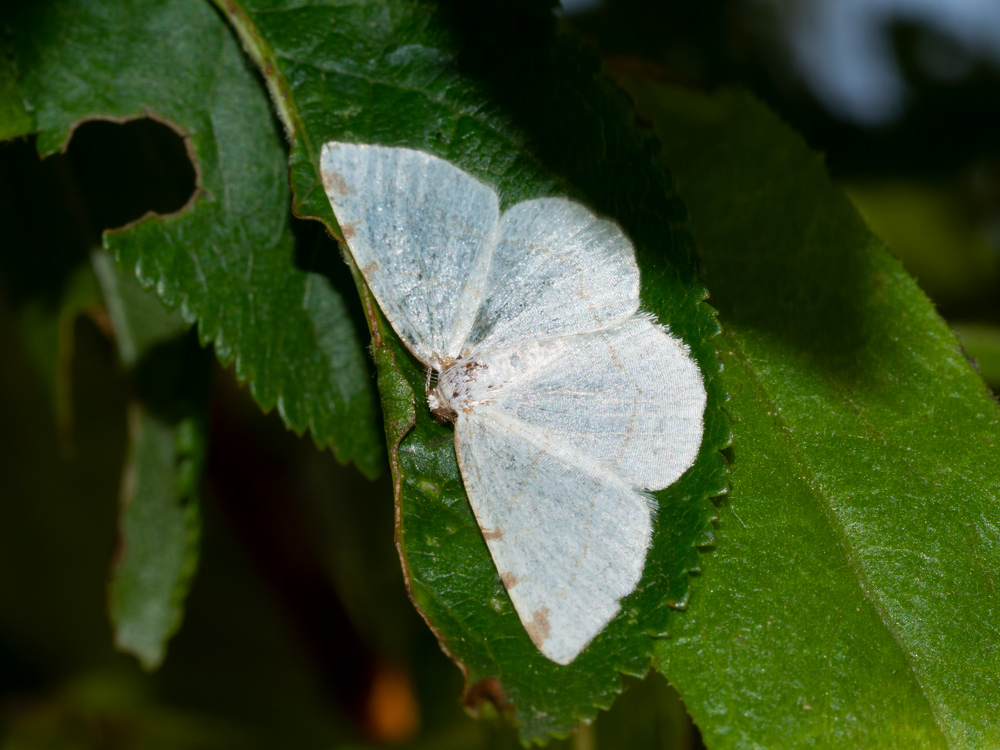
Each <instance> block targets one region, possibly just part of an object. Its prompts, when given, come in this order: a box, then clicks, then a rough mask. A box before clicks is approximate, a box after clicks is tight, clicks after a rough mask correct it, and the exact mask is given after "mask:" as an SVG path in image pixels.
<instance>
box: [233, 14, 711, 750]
mask: <svg viewBox="0 0 1000 750" xmlns="http://www.w3.org/2000/svg"><path fill="white" fill-rule="evenodd" d="M219 5H220V8H222V9H223V11H224V12H225V13H226V14H227V15H228V16H229V18H230V20H231V22H232V23H233V26H234V28H235V29H236V30H237V33H238V34H239V35H240V37H241V39H242V41H243V43H244V46H245V47H246V48H247V49H248V50H249V52H250V54H251V56H252V57H253V59H254V60H255V61H257V62H258V64H260V65H261V70H262V72H263V74H264V75H265V76H266V77H267V79H268V81H269V88H270V90H271V91H272V94H273V95H274V96H275V97H276V104H277V107H278V111H279V113H280V114H281V117H282V119H283V120H284V121H285V122H286V126H287V127H288V129H289V131H290V134H291V137H292V140H293V145H292V157H291V159H292V184H293V187H294V190H295V202H296V210H297V212H298V213H299V214H300V215H306V216H313V217H317V218H320V219H321V220H323V221H324V222H325V223H326V224H327V225H328V226H329V227H330V228H331V230H332V231H334V232H338V233H339V234H340V235H341V236H342V237H344V238H347V239H348V242H350V238H351V237H356V236H357V234H356V233H357V231H358V228H357V227H356V226H355V225H354V221H353V219H352V218H345V217H343V216H342V217H340V218H341V219H343V220H344V223H343V224H342V225H341V226H339V227H338V225H337V222H336V219H335V217H334V215H333V212H332V211H331V208H330V205H329V202H328V201H327V197H326V194H325V193H326V191H325V190H324V184H323V180H322V174H321V169H320V166H321V165H320V156H321V149H322V146H323V144H325V143H328V142H330V141H338V142H346V143H368V144H378V145H382V146H402V147H407V148H410V149H414V150H416V151H419V152H421V153H426V154H432V155H434V156H436V157H439V158H441V159H443V160H446V161H447V162H448V163H450V164H453V165H455V166H456V167H458V168H459V169H461V170H462V171H463V172H466V173H468V174H470V175H472V177H474V178H475V180H477V181H478V182H479V183H481V184H484V185H488V186H490V188H491V189H492V190H494V191H495V192H496V193H497V195H498V196H499V199H500V200H499V202H500V210H501V212H502V211H506V210H508V209H510V208H511V207H512V206H515V205H517V204H519V203H521V202H523V201H526V200H529V201H530V200H532V199H536V198H550V197H560V198H567V199H569V200H571V201H574V202H576V203H579V204H581V205H584V206H587V207H588V209H589V210H591V211H593V212H594V214H595V215H597V216H600V217H607V218H608V219H611V220H612V221H614V222H616V223H617V224H618V225H620V226H621V228H622V230H623V231H624V233H625V235H626V236H627V237H628V238H629V239H630V240H631V242H632V243H633V244H634V246H635V248H636V259H637V263H638V267H639V271H640V277H641V288H640V302H641V307H642V309H643V310H645V311H648V312H650V313H652V314H653V315H655V316H656V318H657V319H658V320H659V321H661V322H663V323H665V324H667V325H669V327H670V330H671V332H672V334H673V335H675V336H678V337H679V338H680V339H682V340H683V341H684V342H685V344H686V345H687V346H689V347H690V351H691V356H692V357H693V358H694V360H695V361H696V362H697V364H698V367H699V369H700V371H701V372H702V373H703V375H704V378H705V388H706V392H707V408H706V411H705V439H704V441H703V443H702V447H701V451H700V453H699V457H698V459H697V460H696V461H695V464H694V466H692V467H691V469H690V470H689V471H688V472H687V473H685V474H684V476H683V477H682V478H681V479H680V480H679V481H677V482H676V483H674V484H672V485H671V486H670V487H668V488H667V489H665V490H663V491H661V492H658V493H657V495H656V500H657V504H658V508H659V511H658V513H657V516H656V523H655V526H654V528H653V532H652V536H653V543H652V547H651V550H650V552H649V555H648V559H647V562H646V565H645V567H644V569H643V575H642V578H641V580H640V582H639V585H638V587H637V588H636V590H635V592H634V593H632V594H631V595H629V596H628V597H626V598H625V599H624V600H623V603H622V612H621V613H620V614H619V615H618V616H617V617H616V618H615V619H614V620H613V621H612V622H611V624H610V625H609V626H608V627H607V628H605V629H604V630H603V631H602V632H601V633H600V634H599V635H598V636H597V637H596V638H595V640H594V641H593V643H592V644H591V645H590V646H589V647H588V648H587V649H586V650H585V651H584V652H583V653H582V654H581V655H580V656H579V657H578V658H576V659H575V660H574V661H572V663H571V664H569V665H568V666H560V665H558V664H555V663H553V662H552V661H549V660H548V659H546V657H545V656H543V655H542V654H541V653H539V652H538V650H537V649H536V648H535V646H534V645H533V644H532V642H531V640H530V638H529V636H528V634H527V632H526V630H525V628H524V626H523V625H522V623H521V621H520V619H519V618H518V616H517V613H516V612H515V610H514V607H513V606H512V604H511V600H510V598H509V597H508V596H507V593H506V591H505V589H504V585H503V583H502V581H501V578H500V575H499V573H498V571H497V568H496V566H495V565H494V563H493V560H492V559H491V557H490V554H489V549H488V548H487V544H486V540H485V539H484V537H483V532H482V531H481V530H480V528H479V525H478V524H477V522H476V519H475V517H474V515H473V512H472V509H471V507H470V504H469V499H468V497H467V496H466V494H465V491H464V487H463V483H462V479H461V475H460V472H459V467H458V463H457V460H456V455H455V448H454V431H453V430H452V429H451V427H449V426H445V425H441V424H439V423H438V422H436V421H435V420H434V419H433V418H432V416H431V413H430V411H429V409H428V408H427V406H426V404H425V400H424V388H425V381H426V372H425V368H424V367H423V366H422V365H421V364H420V363H419V362H418V360H417V359H416V358H414V357H413V355H411V354H410V353H409V352H408V351H407V350H406V347H405V346H404V345H403V344H402V343H401V342H400V341H399V339H398V338H397V337H396V335H395V334H394V333H393V332H392V329H391V328H390V327H389V326H388V325H387V324H386V322H385V320H383V319H382V318H381V316H380V314H379V311H378V310H377V309H376V308H375V307H374V306H373V305H372V304H371V294H370V292H369V291H368V290H367V289H366V288H365V287H364V286H363V285H362V287H361V290H360V291H361V295H362V299H363V300H365V301H366V309H367V311H368V317H369V324H370V327H371V329H372V334H373V343H374V348H375V358H376V362H377V363H378V366H379V385H380V388H382V389H383V390H382V394H383V402H382V403H383V411H384V413H385V418H386V424H387V427H388V428H389V432H390V436H391V437H390V439H391V443H390V453H391V459H392V464H393V473H394V479H395V484H396V487H397V498H396V500H397V504H398V516H397V517H398V521H399V524H398V528H397V538H398V542H399V547H400V551H401V555H402V558H403V566H404V572H405V575H406V578H407V582H408V585H409V589H410V592H411V595H412V597H413V599H414V601H415V603H416V604H417V606H418V608H419V609H420V611H421V612H422V614H423V615H424V617H425V618H426V619H427V621H428V623H429V624H430V626H431V627H432V628H433V629H434V631H435V632H436V634H437V635H438V637H439V639H440V641H441V644H442V647H443V648H444V649H445V650H446V651H447V652H448V653H449V654H450V655H451V656H452V657H453V658H454V659H455V660H456V661H457V662H458V663H459V664H460V665H461V667H462V668H463V670H464V671H465V674H466V678H467V683H468V684H467V688H468V689H467V698H468V700H469V702H470V704H475V703H476V702H477V701H481V700H483V699H485V698H488V699H490V700H492V701H494V702H495V703H497V704H498V705H499V706H500V708H501V709H502V710H503V711H504V712H507V713H509V714H510V715H511V716H512V717H513V718H514V720H515V721H516V722H518V723H519V724H520V725H521V736H522V739H523V740H525V741H531V740H542V739H544V738H546V737H548V736H551V735H553V734H566V733H568V732H569V731H570V730H571V729H572V728H573V727H574V726H575V725H576V724H577V723H578V722H579V721H580V720H581V719H587V718H591V717H593V716H594V715H595V714H596V711H597V709H598V708H600V707H607V706H608V705H610V703H611V701H612V700H613V698H614V696H615V694H616V693H617V692H618V691H619V690H620V686H621V677H620V673H621V672H629V673H635V674H641V673H643V672H645V670H646V669H647V666H648V663H649V655H650V651H651V647H652V639H651V637H650V635H651V634H652V635H656V634H660V633H662V632H663V631H664V630H665V628H666V627H667V623H668V622H669V619H670V609H671V606H674V605H677V604H680V603H682V602H684V601H685V599H686V597H687V592H688V588H689V575H688V571H689V570H691V569H692V568H695V567H697V564H698V563H697V552H696V549H695V545H696V544H697V543H701V542H704V541H705V539H706V536H705V532H706V530H707V527H708V519H709V518H710V517H711V515H712V514H713V506H712V504H711V502H710V501H709V500H708V498H709V497H710V496H712V495H715V494H717V493H719V492H720V491H721V490H722V488H723V486H724V481H723V480H724V471H723V462H722V460H721V457H720V456H719V455H718V453H717V450H718V449H719V448H720V447H721V446H723V445H725V444H726V442H727V440H728V426H727V423H726V420H725V417H724V416H723V414H722V412H721V411H720V409H719V406H720V403H721V401H722V394H721V391H720V389H719V386H718V383H717V381H716V379H715V375H716V373H717V371H718V362H717V359H716V353H715V347H714V343H713V341H712V337H713V336H714V335H715V334H716V333H717V330H718V326H717V323H716V321H715V317H714V315H713V313H712V311H711V309H710V308H708V307H707V306H706V305H705V304H704V303H703V300H704V297H705V291H704V289H703V288H702V287H701V286H700V285H699V284H698V283H697V281H696V280H695V276H694V269H693V266H692V261H691V246H690V240H689V239H688V236H687V234H686V233H685V232H684V231H683V229H682V228H680V227H679V226H678V222H681V221H683V219H684V209H683V206H682V205H681V204H680V202H679V200H678V199H677V198H676V196H675V195H674V192H673V188H672V185H671V182H670V179H669V176H668V175H667V174H666V173H665V172H663V171H662V170H661V169H659V168H658V167H655V166H653V161H654V159H653V157H654V154H655V146H654V144H653V143H652V142H651V141H650V140H649V139H648V137H647V136H646V135H644V134H643V133H642V131H641V130H640V129H639V128H638V127H637V125H636V123H635V121H634V116H633V114H632V112H631V110H630V108H629V105H628V103H627V101H626V100H625V98H624V97H623V96H621V95H620V94H619V93H618V92H617V91H616V90H615V89H613V88H612V87H611V86H610V85H609V84H608V83H607V82H606V81H605V80H604V79H603V78H602V77H601V75H600V73H599V72H598V67H597V61H596V58H594V57H593V56H592V54H591V53H589V52H587V51H585V50H582V49H580V48H578V47H577V45H576V44H575V43H571V42H568V41H566V40H564V39H559V38H554V37H552V36H551V35H550V33H549V27H550V21H549V20H548V19H547V18H544V17H541V16H539V17H535V16H531V15H530V14H529V15H521V16H518V15H512V14H508V12H507V11H503V12H500V13H498V14H497V15H496V16H495V17H494V18H491V19H490V20H491V23H487V24H481V23H480V22H479V21H478V20H474V19H471V18H466V17H464V16H463V15H462V13H461V12H456V13H452V11H450V10H435V9H434V7H433V6H429V5H424V4H418V3H413V4H409V3H395V4H391V5H388V6H386V5H384V4H383V3H378V2H360V3H352V4H350V5H341V4H335V3H329V4H324V3H310V4H309V5H308V6H303V5H302V4H301V3H295V2H281V1H274V0H272V1H270V2H264V3H256V4H255V5H254V6H253V7H252V8H246V7H240V6H239V5H238V4H235V3H232V2H226V3H221V2H220V3H219ZM484 29H486V31H484ZM513 29H517V31H516V32H514V31H513ZM511 38H517V39H519V40H532V41H530V42H528V41H523V42H522V43H521V44H520V45H518V46H517V48H516V49H515V48H513V47H512V46H511V45H510V43H509V42H510V39H511ZM609 165H611V166H610V168H609ZM327 187H329V186H327ZM334 187H336V186H334ZM443 209H444V207H439V210H443ZM364 272H365V269H364V268H362V269H359V274H363V273H364ZM359 278H360V275H359ZM376 296H378V294H376ZM381 301H382V302H383V303H384V302H385V299H384V295H383V298H382V299H381ZM390 307H391V305H387V306H386V313H387V314H388V315H389V316H390V317H392V316H393V314H394V313H393V311H392V310H391V309H390ZM407 343H412V342H407ZM390 386H391V387H390ZM407 391H408V392H409V393H408V394H407ZM411 425H412V427H411ZM407 428H409V431H408V432H407V431H406V430H407ZM396 436H399V438H400V439H398V442H397V440H396Z"/></svg>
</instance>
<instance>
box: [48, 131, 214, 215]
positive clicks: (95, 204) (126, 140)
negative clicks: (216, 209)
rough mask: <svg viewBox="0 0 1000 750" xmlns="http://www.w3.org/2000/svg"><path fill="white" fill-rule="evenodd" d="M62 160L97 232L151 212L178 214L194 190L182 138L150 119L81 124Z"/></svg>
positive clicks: (192, 172) (193, 169) (194, 176)
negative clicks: (71, 172)
mask: <svg viewBox="0 0 1000 750" xmlns="http://www.w3.org/2000/svg"><path fill="white" fill-rule="evenodd" d="M66 158H67V159H68V161H69V163H70V169H71V170H72V171H73V173H74V177H75V178H76V181H77V183H78V185H79V187H80V188H81V197H82V199H83V201H84V204H85V206H86V208H87V211H88V214H89V215H90V219H91V221H92V222H93V224H94V226H95V228H96V229H97V231H98V232H101V231H103V230H105V229H111V228H114V227H120V226H123V225H124V224H128V223H129V222H130V221H135V220H136V219H138V218H140V217H141V216H143V215H145V214H146V213H147V212H149V211H152V212H154V213H157V214H169V213H173V212H175V211H179V210H181V209H182V208H183V207H184V205H185V204H186V203H187V202H188V201H189V200H190V199H191V196H192V195H193V194H194V191H195V188H196V186H197V185H196V181H197V174H196V173H195V167H194V165H193V164H192V163H191V159H190V158H189V156H188V151H187V145H186V144H185V142H184V139H183V138H182V137H181V136H180V135H178V134H177V132H176V131H174V130H173V129H172V128H170V127H168V126H167V125H164V124H163V123H161V122H158V121H156V120H152V119H149V118H143V119H140V120H130V121H128V122H126V123H123V124H119V123H116V122H108V121H105V120H90V121H88V122H85V123H83V124H81V125H80V126H79V127H78V128H77V129H76V130H75V131H74V133H73V138H72V140H71V141H70V143H69V148H68V149H67V151H66Z"/></svg>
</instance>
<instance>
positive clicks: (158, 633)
mask: <svg viewBox="0 0 1000 750" xmlns="http://www.w3.org/2000/svg"><path fill="white" fill-rule="evenodd" d="M92 262H93V265H94V269H95V271H96V272H97V277H98V279H99V280H100V282H101V288H102V290H103V292H104V299H105V301H106V304H107V307H108V312H109V314H110V318H111V323H112V326H113V327H114V331H115V340H116V343H117V346H118V351H119V355H120V357H121V360H122V362H123V364H124V365H125V366H126V368H127V369H128V370H129V373H130V375H131V379H132V385H133V390H134V391H135V392H134V393H133V395H132V399H131V401H130V404H129V410H128V441H129V445H128V453H127V455H126V458H125V467H124V471H123V474H122V485H121V490H120V492H121V495H120V502H121V511H120V512H121V516H120V520H119V535H120V536H119V542H118V553H117V555H116V558H115V563H114V570H113V575H112V580H111V588H110V596H109V607H110V615H111V622H112V625H113V626H114V629H115V645H116V646H117V647H118V648H120V649H121V650H123V651H127V652H129V653H132V654H135V655H136V656H137V657H138V658H139V661H140V662H141V663H142V665H143V666H144V667H145V668H146V669H154V668H156V667H158V666H159V665H160V663H161V662H162V661H163V657H164V656H165V654H166V646H167V641H168V640H169V638H170V637H171V636H172V635H173V634H174V633H175V632H176V630H177V628H178V627H179V626H180V622H181V618H182V616H183V612H184V601H185V599H186V598H187V593H188V589H189V588H190V585H191V577H192V576H193V574H194V571H195V568H196V567H197V564H198V537H199V533H200V526H201V524H200V518H199V504H198V501H199V494H200V493H199V485H200V484H201V479H202V475H203V473H204V467H205V458H206V453H207V448H208V445H207V442H208V436H207V424H206V423H207V396H208V382H209V376H210V373H211V369H210V354H209V353H208V352H207V351H205V350H202V349H201V347H200V346H199V345H198V342H197V340H196V338H194V336H193V332H191V333H190V334H189V332H188V331H187V326H186V325H185V324H184V321H183V320H182V319H181V317H180V315H178V314H177V313H172V314H171V313H167V311H166V310H164V309H163V305H162V304H161V303H160V301H159V300H158V299H157V298H156V295H155V294H153V293H152V292H150V291H147V290H144V289H143V288H142V287H141V286H140V285H139V283H138V282H137V281H136V279H135V277H134V276H132V275H131V273H122V272H120V271H119V270H118V269H117V268H115V266H114V261H113V260H112V259H111V258H110V256H108V255H106V254H104V253H100V252H95V253H94V255H93V258H92Z"/></svg>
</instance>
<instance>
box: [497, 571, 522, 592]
mask: <svg viewBox="0 0 1000 750" xmlns="http://www.w3.org/2000/svg"><path fill="white" fill-rule="evenodd" d="M500 580H501V581H502V582H503V587H504V588H505V589H507V590H508V591H510V590H511V589H512V588H514V587H515V586H516V585H517V584H518V583H520V582H521V579H520V578H518V577H517V576H516V575H514V574H513V573H501V574H500Z"/></svg>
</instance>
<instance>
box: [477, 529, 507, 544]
mask: <svg viewBox="0 0 1000 750" xmlns="http://www.w3.org/2000/svg"><path fill="white" fill-rule="evenodd" d="M481 530H482V532H483V539H485V540H486V541H487V542H492V541H493V540H494V539H503V529H501V528H500V527H499V526H498V527H497V528H495V529H481Z"/></svg>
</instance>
